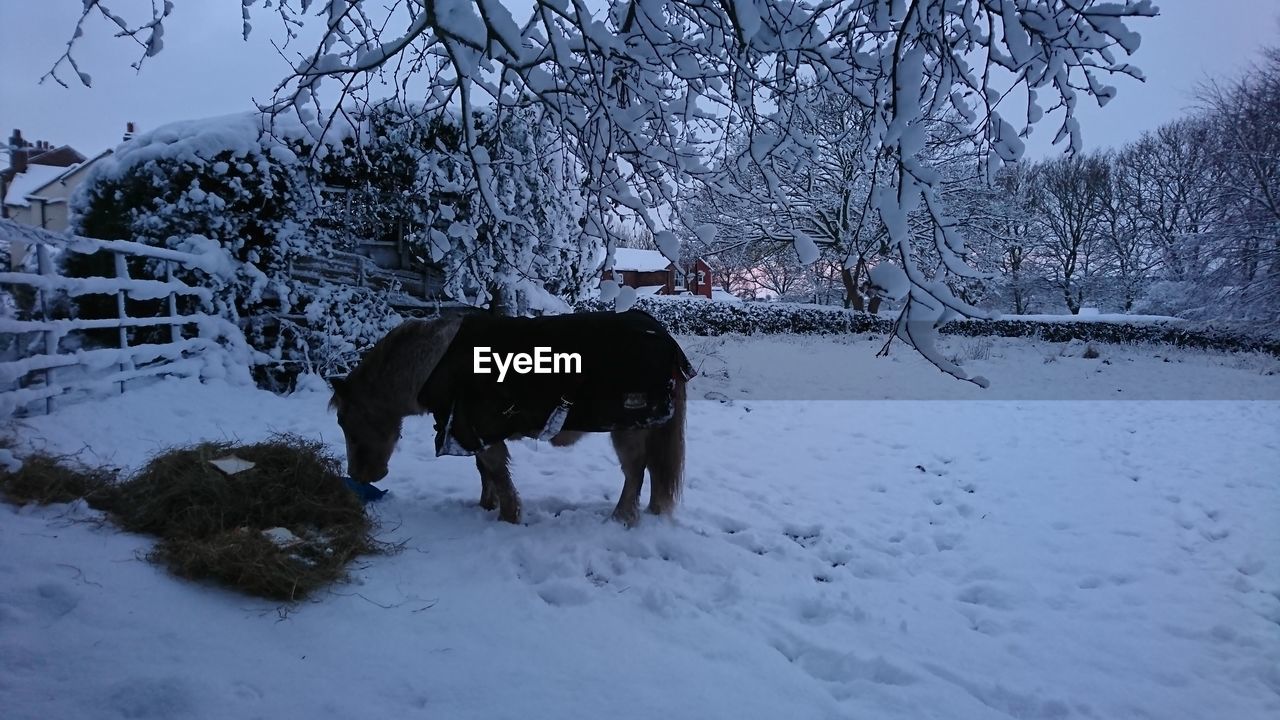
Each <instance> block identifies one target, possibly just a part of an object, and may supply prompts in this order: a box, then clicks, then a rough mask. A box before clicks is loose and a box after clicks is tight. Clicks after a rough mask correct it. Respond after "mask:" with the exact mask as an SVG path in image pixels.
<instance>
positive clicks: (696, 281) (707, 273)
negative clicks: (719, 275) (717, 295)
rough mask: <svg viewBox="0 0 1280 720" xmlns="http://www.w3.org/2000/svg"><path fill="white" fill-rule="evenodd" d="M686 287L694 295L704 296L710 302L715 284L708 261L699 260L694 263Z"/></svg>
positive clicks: (690, 268) (689, 271)
mask: <svg viewBox="0 0 1280 720" xmlns="http://www.w3.org/2000/svg"><path fill="white" fill-rule="evenodd" d="M686 277H687V280H686V282H685V287H687V288H688V289H689V292H690V293H691V294H693V295H699V296H702V297H704V298H706V299H708V300H710V299H711V290H712V288H713V287H714V284H713V283H712V280H711V266H710V265H708V264H707V261H706V260H703V259H702V258H697V259H695V260H694V261H693V265H692V266H690V267H689V270H688V274H687V276H686Z"/></svg>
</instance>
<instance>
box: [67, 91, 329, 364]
mask: <svg viewBox="0 0 1280 720" xmlns="http://www.w3.org/2000/svg"><path fill="white" fill-rule="evenodd" d="M262 122H263V121H262V119H261V118H260V117H259V116H258V115H256V114H248V113H246V114H242V115H233V116H227V117H220V118H213V119H209V120H202V121H191V122H180V123H174V124H171V125H166V126H163V127H161V128H158V129H156V130H154V131H152V132H150V133H146V134H144V135H141V136H139V137H138V138H136V139H134V140H133V141H131V142H128V143H125V144H124V145H121V146H120V147H119V148H118V149H117V151H116V152H115V153H114V154H113V155H112V156H111V157H109V158H106V159H104V160H103V161H102V162H100V163H98V164H97V165H96V166H95V169H94V173H93V175H92V176H91V177H90V178H89V180H88V181H87V182H86V183H85V185H84V186H83V187H82V189H81V190H80V191H79V193H78V194H77V195H76V196H75V197H74V198H73V200H72V211H73V222H74V224H75V231H76V232H77V233H79V234H81V235H86V236H89V237H96V238H102V239H107V240H116V239H118V240H135V241H138V242H143V243H146V244H148V245H154V246H158V247H170V248H174V249H181V247H182V246H184V245H185V243H187V242H188V239H189V238H191V237H192V236H202V237H204V238H208V239H210V240H213V241H215V242H217V243H218V244H219V245H220V246H221V247H223V248H225V249H227V250H228V251H230V252H231V254H232V257H234V258H235V259H236V260H238V261H240V263H241V264H240V265H239V267H238V271H237V273H236V276H235V278H234V279H233V280H231V281H213V280H212V279H211V278H208V277H206V276H202V275H197V274H195V273H194V272H188V271H185V270H183V269H181V268H175V269H174V270H175V276H176V277H179V278H181V279H184V280H188V281H193V282H197V283H201V284H205V285H208V284H210V283H214V284H215V287H214V288H213V289H214V290H215V303H214V304H215V307H214V310H215V311H216V312H218V313H219V314H221V315H223V316H225V317H228V318H229V319H238V318H240V317H244V316H247V315H252V314H254V313H255V312H258V311H260V310H261V309H262V307H263V306H264V305H265V304H266V303H268V302H271V303H275V302H282V303H284V304H285V305H286V306H287V305H288V303H289V301H290V298H291V296H292V293H293V292H294V290H295V287H296V283H295V282H293V281H292V280H291V279H290V278H289V277H288V263H289V260H290V258H292V257H294V256H296V255H299V254H313V253H317V252H320V251H322V250H323V249H325V248H324V245H325V243H324V238H325V236H324V235H322V234H308V233H306V232H304V229H305V228H304V227H303V225H302V220H303V218H305V217H306V215H307V211H308V208H309V203H310V201H311V196H310V195H309V194H308V193H307V192H306V191H305V190H306V188H305V184H304V180H305V178H304V177H303V175H302V170H301V167H302V163H301V161H300V155H301V154H302V153H305V152H308V146H307V143H306V142H305V141H304V140H303V139H302V138H301V137H300V136H298V137H292V138H290V137H289V136H288V135H287V133H283V132H282V133H280V134H279V135H278V136H273V135H270V134H265V133H263V132H262V130H263V125H262ZM281 137H283V138H284V139H281ZM128 271H129V273H130V275H132V276H134V277H157V276H159V277H163V270H162V269H161V263H160V262H158V261H153V260H144V259H142V258H130V259H129V262H128ZM64 272H66V273H67V274H69V275H72V276H80V277H85V276H95V275H96V276H106V277H112V276H114V275H115V274H116V272H115V267H114V260H113V257H112V254H111V253H107V252H99V253H95V254H93V255H81V256H71V257H69V258H68V259H67V261H66V263H65V268H64ZM115 303H116V301H115V298H114V297H111V296H104V295H88V296H84V297H83V298H81V299H80V300H79V302H78V311H79V315H80V317H87V318H102V317H115V316H116V305H115ZM127 309H128V311H129V313H130V315H133V316H145V315H152V314H157V313H160V312H162V311H163V301H150V302H140V301H130V302H129V303H128V308H127ZM184 309H190V308H184ZM157 332H158V331H157V330H154V329H150V330H148V329H138V330H135V331H133V332H132V336H133V338H132V340H133V341H134V342H147V341H155V339H156V338H158V337H159V335H158V334H157Z"/></svg>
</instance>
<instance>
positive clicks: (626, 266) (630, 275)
mask: <svg viewBox="0 0 1280 720" xmlns="http://www.w3.org/2000/svg"><path fill="white" fill-rule="evenodd" d="M601 279H602V280H616V281H617V283H618V284H619V285H622V286H626V287H633V288H635V289H636V290H637V291H638V292H639V294H641V295H674V294H675V292H676V265H675V263H673V262H671V261H670V260H668V259H667V258H666V256H665V255H663V254H662V253H660V252H658V251H657V250H638V249H636V248H617V249H615V250H614V251H613V270H605V271H604V275H603V276H602V277H601Z"/></svg>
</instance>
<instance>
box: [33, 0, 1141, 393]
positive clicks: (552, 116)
mask: <svg viewBox="0 0 1280 720" xmlns="http://www.w3.org/2000/svg"><path fill="white" fill-rule="evenodd" d="M255 4H256V3H255V2H253V0H245V2H243V4H242V7H243V13H244V17H245V33H246V34H247V33H248V31H249V28H250V26H249V18H250V16H251V13H252V12H253V11H254V6H255ZM605 6H606V7H605V12H604V13H603V15H600V14H598V13H597V12H596V10H595V9H596V8H597V7H598V5H597V4H596V3H590V4H589V3H587V2H586V1H585V0H533V2H532V8H531V10H530V12H529V14H528V15H527V16H525V17H524V19H523V22H521V21H519V20H517V18H515V17H514V16H513V15H512V14H511V11H510V10H508V9H507V7H505V6H504V5H503V4H502V3H500V2H497V1H496V0H432V1H428V2H422V0H403V1H401V2H391V3H380V2H371V1H368V0H314V1H313V0H302V1H301V2H300V3H297V4H295V3H276V4H275V7H274V12H275V13H276V14H278V16H279V18H280V20H281V22H282V24H283V27H284V28H285V32H286V34H287V36H288V38H289V40H291V41H292V40H294V39H296V38H297V37H298V34H297V32H296V30H297V29H298V28H301V27H303V26H317V25H318V26H320V29H321V30H322V37H321V39H320V40H319V41H318V42H317V43H316V44H315V45H314V46H313V47H312V48H311V49H309V50H307V51H306V52H302V53H297V59H296V62H295V63H294V65H293V69H292V72H291V73H290V74H289V75H288V77H286V78H285V79H284V80H283V81H282V82H281V83H280V85H279V87H278V89H277V93H276V96H275V99H274V101H273V102H271V103H269V104H267V105H266V106H264V108H263V109H264V110H266V111H267V112H269V113H270V114H272V116H275V117H279V116H283V115H285V114H288V113H291V114H293V115H295V116H296V117H297V118H298V119H299V120H300V121H302V123H303V124H304V125H307V126H308V127H312V128H313V129H317V130H318V129H323V127H325V126H327V125H328V124H330V123H332V122H333V121H334V119H335V118H340V117H343V116H344V115H345V113H346V111H345V110H343V109H342V108H344V107H346V105H347V103H348V102H349V101H351V100H353V99H359V97H360V96H361V95H362V94H364V95H365V96H366V97H367V94H368V92H369V89H370V88H371V87H373V86H376V85H378V84H379V83H381V84H385V85H386V86H387V87H394V88H397V89H398V90H399V91H400V92H402V93H408V92H410V91H409V88H419V90H416V91H414V92H415V94H416V97H414V98H413V99H414V100H416V101H418V102H419V104H420V107H422V108H423V111H424V112H433V111H439V110H443V109H446V108H452V109H454V110H457V109H461V110H462V112H463V114H464V117H470V116H471V114H472V111H473V110H481V109H492V110H494V111H495V112H493V113H492V115H491V117H492V120H491V125H490V126H489V128H485V130H486V131H487V130H490V129H494V128H498V127H500V125H501V118H502V115H503V113H504V111H505V110H507V109H510V108H515V107H520V106H532V107H533V108H535V109H536V110H537V112H539V113H540V114H541V115H542V116H543V117H545V118H546V119H547V120H548V121H550V122H552V123H553V124H554V125H555V127H556V129H557V131H558V132H559V133H560V134H561V135H562V136H563V138H564V140H563V142H564V144H565V146H566V147H567V148H568V149H569V151H570V152H571V153H572V155H573V157H574V160H575V161H576V163H577V164H578V165H579V166H580V167H581V172H582V174H583V176H584V177H583V183H584V188H585V189H586V191H587V193H588V195H589V197H590V200H591V202H590V205H589V207H588V217H587V220H586V222H585V224H584V228H583V232H584V233H586V234H588V235H592V236H595V237H598V238H600V239H602V240H604V241H606V242H608V243H612V242H614V241H616V238H614V237H613V236H614V231H613V230H611V228H617V227H619V226H621V225H622V224H624V223H623V222H620V220H624V219H635V218H638V219H639V220H641V221H642V222H643V223H645V224H646V225H647V226H648V228H649V230H650V231H651V232H652V233H653V234H655V235H657V234H658V233H660V232H663V231H671V230H672V229H673V228H672V227H671V226H672V225H673V224H676V223H673V222H672V220H673V218H678V217H679V214H680V207H679V205H680V202H679V198H680V189H681V187H682V186H685V187H687V186H689V185H691V184H692V185H696V186H698V187H702V188H705V189H707V190H708V191H709V192H712V193H715V194H719V195H723V196H734V197H738V198H740V199H747V200H750V201H753V202H756V203H758V204H760V205H762V206H765V207H768V206H769V205H770V204H771V203H781V204H784V205H785V204H786V203H787V202H788V201H789V199H788V198H787V197H786V196H785V195H784V193H783V183H782V182H781V180H780V178H782V177H783V176H784V175H785V174H786V173H787V172H790V171H792V170H793V169H795V168H797V167H800V166H802V165H803V164H804V163H805V162H806V157H807V153H808V152H809V151H810V149H811V148H813V147H814V146H815V143H816V142H817V138H816V137H815V135H814V134H813V133H812V132H811V130H810V128H812V127H813V125H814V119H815V118H814V116H813V113H812V109H813V107H815V106H816V105H815V104H816V103H820V102H821V101H822V100H823V99H828V98H842V99H846V100H850V101H852V102H854V103H857V104H859V105H860V106H861V107H863V108H864V109H865V110H866V111H867V112H868V113H869V114H870V122H869V123H868V126H867V128H866V131H865V133H864V135H863V137H862V141H863V143H862V149H861V157H862V159H863V161H864V162H865V163H866V164H867V165H868V166H871V165H877V166H879V167H881V168H882V169H883V172H878V173H877V177H879V178H880V180H879V181H878V182H881V183H882V184H883V187H879V188H877V191H876V193H875V195H874V197H875V201H876V207H875V209H876V212H877V214H878V217H879V220H880V221H881V222H882V223H883V224H884V225H885V227H886V229H887V232H888V235H889V237H890V242H891V244H892V246H893V247H894V249H895V254H896V258H895V259H896V262H897V263H898V264H900V265H901V266H902V269H903V270H904V272H905V273H906V276H907V279H908V281H909V283H910V285H911V294H910V296H911V302H908V303H906V305H905V307H906V308H907V312H910V313H912V315H911V317H910V318H908V319H907V320H908V321H907V322H906V323H905V324H904V325H903V327H911V328H913V329H912V331H911V332H909V333H902V336H903V338H904V339H906V340H908V341H909V342H912V343H913V344H916V346H917V347H918V348H920V349H921V350H922V351H924V348H922V347H920V343H925V342H927V341H926V340H924V335H926V334H928V333H926V332H925V331H923V330H919V329H920V328H932V327H933V326H934V325H936V323H937V322H938V321H939V320H942V319H945V317H944V316H947V315H950V314H960V315H981V313H980V312H979V311H978V310H977V309H975V308H974V307H972V306H970V305H968V304H966V303H964V302H962V301H960V300H959V299H957V298H956V297H955V296H954V295H953V294H952V293H951V291H950V290H948V289H947V286H946V284H945V283H943V282H940V281H938V280H937V279H936V278H935V277H934V271H932V270H931V271H930V272H925V269H924V267H923V264H924V263H925V260H923V259H922V258H921V257H920V256H919V254H918V253H917V252H915V251H913V250H912V249H911V247H910V244H909V243H908V241H907V239H908V237H910V236H911V235H913V234H919V232H920V230H919V228H920V226H921V220H920V219H919V218H921V217H924V218H925V221H924V225H925V228H924V230H923V232H924V233H925V234H926V235H931V236H932V238H933V242H934V244H935V245H936V253H931V254H935V255H936V256H937V257H936V258H932V259H930V260H929V261H928V262H929V264H930V265H932V264H933V263H934V261H935V260H936V261H937V262H938V263H940V266H941V267H940V270H938V271H937V272H941V273H943V274H945V275H953V276H956V275H958V276H961V277H965V276H972V275H974V274H975V271H973V270H972V269H971V268H969V267H968V263H967V262H966V260H965V257H964V240H963V238H962V237H961V236H960V234H959V230H958V229H957V228H956V227H955V226H954V224H953V223H951V222H950V221H949V220H948V219H947V218H946V217H945V216H943V215H942V212H941V209H940V208H941V207H942V204H941V203H940V202H939V196H938V193H939V187H938V184H939V175H938V172H937V170H936V169H935V168H934V167H932V166H931V163H930V162H929V161H928V160H927V158H926V157H925V155H926V153H925V150H926V147H925V146H926V137H927V132H926V128H927V126H928V124H929V122H930V121H932V120H936V119H938V118H940V117H942V116H948V117H951V118H953V121H955V122H956V123H957V125H958V126H959V127H960V128H961V129H962V131H963V134H964V137H965V139H966V140H967V141H969V142H971V143H973V144H974V145H975V146H976V147H978V148H979V149H980V151H981V152H980V154H981V156H982V157H983V158H984V164H985V175H986V177H988V178H990V177H994V173H995V171H996V170H997V169H998V168H999V167H1000V165H1001V164H1002V163H1006V162H1011V161H1014V160H1017V159H1018V158H1019V157H1020V156H1021V154H1022V152H1023V141H1022V138H1023V137H1024V136H1025V135H1027V134H1028V133H1030V132H1031V129H1032V126H1034V125H1036V124H1037V123H1040V122H1044V121H1045V119H1046V118H1049V117H1055V118H1056V119H1055V122H1056V123H1057V129H1056V140H1055V141H1056V142H1066V143H1067V148H1068V150H1069V151H1074V150H1076V149H1078V148H1079V147H1080V145H1081V128H1080V124H1079V122H1078V120H1077V118H1076V115H1075V111H1076V109H1077V106H1078V103H1079V102H1080V100H1081V98H1088V97H1092V98H1094V99H1095V100H1096V101H1097V102H1098V103H1099V104H1100V105H1101V104H1105V103H1106V102H1107V101H1109V100H1110V99H1111V98H1112V97H1113V96H1114V95H1115V93H1116V88H1115V87H1113V86H1111V85H1109V84H1107V83H1108V81H1109V79H1110V78H1112V77H1127V78H1131V79H1139V80H1140V79H1141V78H1142V74H1141V72H1140V71H1139V70H1138V69H1137V68H1136V67H1134V66H1133V65H1131V64H1129V63H1128V58H1129V56H1130V55H1132V54H1133V53H1134V52H1136V51H1137V50H1138V47H1139V39H1140V38H1139V36H1138V34H1137V33H1136V32H1135V31H1134V30H1133V29H1132V28H1131V27H1130V22H1131V21H1133V20H1135V19H1138V18H1143V17H1150V16H1153V15H1155V14H1156V8H1155V6H1154V5H1153V4H1152V3H1151V2H1150V1H1149V0H1112V1H1109V2H1098V1H1096V0H1067V1H1064V0H823V1H820V2H794V1H793V0H724V1H723V2H716V3H709V2H704V1H703V0H609V1H608V2H606V3H605ZM264 7H266V5H265V4H264ZM170 8H171V6H170V5H169V4H168V3H166V4H165V6H164V8H163V9H162V10H155V11H153V13H152V19H151V23H152V24H148V23H141V24H137V25H132V26H130V25H127V24H124V25H121V27H122V28H125V29H126V30H130V29H131V31H130V32H129V33H128V35H129V37H135V39H136V36H137V35H138V34H140V33H143V32H144V31H149V32H152V33H153V34H154V33H155V32H159V31H160V30H162V28H163V23H164V21H165V19H166V18H167V17H168V12H169V10H170ZM90 11H99V12H104V13H105V12H106V11H105V9H103V8H102V7H101V3H97V2H86V14H87V13H89V12H90ZM79 32H80V29H79V25H77V28H76V33H77V35H76V36H73V38H72V39H71V41H70V42H69V43H68V49H67V52H66V54H65V55H64V57H63V58H61V59H59V61H58V65H55V68H54V70H57V69H58V67H59V66H60V64H61V63H63V62H64V61H66V62H68V63H70V62H71V57H72V50H73V49H74V44H75V40H76V37H78V33H79ZM151 47H152V46H151V45H148V52H150V49H151ZM1018 89H1021V90H1022V91H1023V92H1020V93H1013V91H1014V90H1018ZM326 93H329V95H327V96H325V94H326ZM1011 94H1013V95H1016V96H1025V97H1026V98H1027V100H1026V105H1025V107H1010V105H1011V103H1009V102H1006V98H1007V97H1009V96H1010V95H1011ZM802 96H803V97H806V98H809V99H811V100H812V101H813V102H811V103H798V102H794V100H795V99H796V98H799V97H802ZM322 99H323V102H322ZM324 108H329V110H327V111H326V110H325V109H324ZM326 113H327V118H328V119H327V120H326V119H324V118H325V117H326ZM957 119H958V120H957ZM463 126H464V130H465V133H466V146H467V148H468V150H469V151H470V155H471V162H472V164H473V166H474V169H475V172H476V174H477V176H478V177H480V178H481V179H482V181H483V182H482V185H481V187H480V188H479V190H480V193H479V194H480V197H479V201H480V202H483V203H486V204H490V205H496V204H497V202H498V201H497V199H496V198H497V194H496V192H494V190H493V188H492V185H493V183H495V182H496V180H494V179H493V177H492V176H491V173H489V172H488V169H487V168H488V164H489V157H488V152H487V150H486V149H485V148H484V147H483V145H482V144H480V143H478V142H476V141H475V136H476V135H477V134H478V133H479V132H480V130H479V129H477V128H473V127H472V126H471V124H470V123H464V124H463ZM1019 126H1021V127H1019ZM735 139H745V141H743V142H736V141H735ZM748 176H750V177H758V178H760V179H761V182H760V183H759V185H758V186H756V187H746V186H744V183H743V182H742V180H743V178H745V177H748ZM492 209H493V211H494V214H495V216H497V217H505V216H504V215H503V214H502V208H501V207H494V208H492ZM511 220H512V221H513V222H516V221H522V219H515V218H512V219H511ZM662 237H664V238H666V237H667V236H665V235H664V236H662ZM791 240H792V241H793V242H794V243H795V244H796V249H797V252H798V253H799V254H800V257H802V258H806V259H813V258H815V257H816V253H814V252H813V247H812V246H813V242H812V239H811V237H810V235H809V234H808V233H807V232H802V231H800V230H799V229H796V231H794V232H792V233H791ZM665 251H666V248H664V252H665ZM928 332H929V333H931V332H932V331H931V330H929V331H928ZM940 367H942V366H940ZM944 369H947V368H944ZM947 370H948V371H949V372H953V374H954V370H952V369H947Z"/></svg>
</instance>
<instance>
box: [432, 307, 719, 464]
mask: <svg viewBox="0 0 1280 720" xmlns="http://www.w3.org/2000/svg"><path fill="white" fill-rule="evenodd" d="M477 348H480V349H482V350H481V354H482V355H486V356H488V357H489V358H490V359H489V360H488V362H487V363H485V366H487V368H488V369H489V372H487V373H482V372H476V369H477V368H476V351H477ZM486 348H487V350H485V349H486ZM538 348H543V349H544V350H543V352H542V355H543V357H544V359H545V357H546V356H547V354H548V353H559V354H575V355H577V356H578V357H579V358H580V361H581V362H580V367H578V365H579V364H578V363H571V365H572V366H573V367H571V368H569V369H572V370H581V372H561V373H550V374H548V373H534V372H527V373H519V372H517V371H516V369H515V368H514V367H513V368H511V369H509V370H508V371H507V372H506V374H505V376H504V377H502V378H501V380H499V377H500V375H499V372H498V369H497V367H496V362H495V360H494V359H493V358H496V357H511V356H512V355H513V354H517V353H525V354H528V355H530V356H534V355H535V354H537V353H538ZM545 365H546V363H544V366H545ZM526 367H528V365H527V363H526ZM561 369H562V370H563V369H566V368H564V367H562V368H561ZM694 375H696V373H695V372H694V370H693V367H692V366H691V365H690V364H689V360H688V358H687V357H685V354H684V351H683V350H682V349H681V348H680V345H679V343H677V342H676V340H675V338H673V337H671V334H670V333H668V332H667V331H666V329H665V328H663V327H662V325H660V324H659V323H658V321H657V320H655V319H653V317H652V316H650V315H648V314H647V313H644V312H641V311H639V310H629V311H627V312H623V313H616V312H592V313H577V314H571V315H551V316H545V317H536V318H513V317H502V316H497V315H481V314H477V315H468V316H466V317H464V318H463V320H462V323H461V325H460V326H459V328H458V332H457V334H456V335H455V336H454V338H453V340H452V342H450V344H449V348H448V350H446V351H445V354H444V356H443V357H442V358H441V360H440V363H439V364H438V365H437V366H436V368H435V370H434V371H433V372H432V374H431V376H430V377H429V378H428V379H427V382H426V384H425V385H424V386H423V388H422V391H421V392H420V394H419V397H418V402H419V405H420V406H421V407H424V408H426V409H427V410H429V411H430V412H431V414H432V416H433V417H434V419H435V426H436V455H437V456H439V455H474V454H476V453H478V452H480V451H481V450H483V449H484V448H486V447H487V446H489V445H490V444H492V443H495V442H499V441H501V440H505V439H507V438H509V437H514V436H529V437H541V438H550V437H551V436H552V435H554V434H556V433H557V432H560V431H580V432H605V431H610V430H625V429H636V428H645V427H652V426H654V425H659V424H662V423H664V422H666V421H667V420H668V419H670V418H671V416H672V413H673V412H674V410H675V405H674V403H675V395H674V393H675V387H676V383H677V382H686V381H688V380H689V379H691V378H693V377H694Z"/></svg>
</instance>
